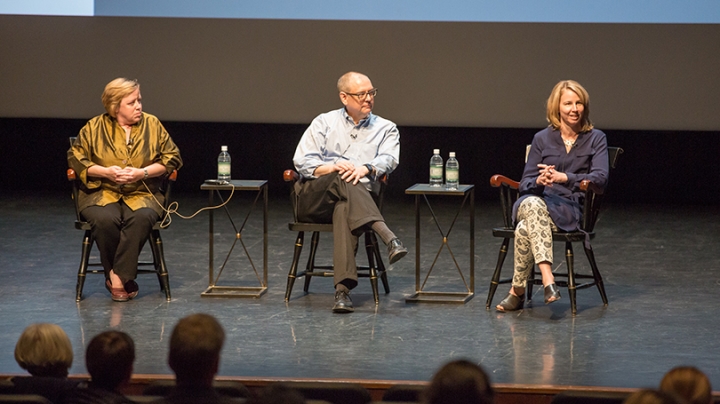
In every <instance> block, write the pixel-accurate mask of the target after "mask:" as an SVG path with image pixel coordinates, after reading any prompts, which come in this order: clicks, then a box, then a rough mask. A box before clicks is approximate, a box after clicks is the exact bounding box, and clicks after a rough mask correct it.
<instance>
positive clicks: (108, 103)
mask: <svg viewBox="0 0 720 404" xmlns="http://www.w3.org/2000/svg"><path fill="white" fill-rule="evenodd" d="M138 88H140V83H138V81H137V80H130V79H126V78H124V77H119V78H117V79H115V80H113V81H111V82H109V83H107V85H106V86H105V90H104V91H103V93H102V97H101V98H102V103H103V106H104V107H105V110H106V111H107V112H108V114H110V116H112V117H113V118H115V117H116V115H117V110H118V107H119V106H120V101H122V99H123V98H125V97H127V96H128V95H129V94H132V92H133V91H135V90H137V89H138Z"/></svg>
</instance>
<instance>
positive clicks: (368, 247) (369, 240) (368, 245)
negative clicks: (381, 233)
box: [365, 231, 380, 305]
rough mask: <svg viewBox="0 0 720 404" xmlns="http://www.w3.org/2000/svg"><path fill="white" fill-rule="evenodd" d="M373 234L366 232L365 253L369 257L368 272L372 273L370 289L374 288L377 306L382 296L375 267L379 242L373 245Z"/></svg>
mask: <svg viewBox="0 0 720 404" xmlns="http://www.w3.org/2000/svg"><path fill="white" fill-rule="evenodd" d="M373 235H374V234H373V232H370V231H366V232H365V252H366V253H367V257H368V270H369V271H370V287H371V288H372V292H373V298H374V299H375V305H378V304H380V296H379V293H378V276H377V268H376V267H375V249H376V248H377V240H375V243H373V237H372V236H373Z"/></svg>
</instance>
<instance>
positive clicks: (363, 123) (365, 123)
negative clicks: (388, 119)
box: [342, 107, 373, 128]
mask: <svg viewBox="0 0 720 404" xmlns="http://www.w3.org/2000/svg"><path fill="white" fill-rule="evenodd" d="M342 115H343V118H345V120H346V121H347V122H349V123H350V124H351V125H352V126H353V127H355V126H357V127H360V128H362V127H367V126H368V125H370V121H371V120H372V118H373V113H372V112H370V113H369V114H368V116H367V118H365V119H361V120H360V122H359V123H358V124H357V125H355V121H354V120H353V119H352V117H351V116H350V115H348V113H347V110H346V109H345V107H343V108H342Z"/></svg>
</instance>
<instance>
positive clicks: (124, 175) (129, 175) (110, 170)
mask: <svg viewBox="0 0 720 404" xmlns="http://www.w3.org/2000/svg"><path fill="white" fill-rule="evenodd" d="M143 177H145V171H143V169H142V168H135V167H125V168H120V167H118V166H110V167H105V178H107V179H109V180H111V181H113V182H115V183H116V184H131V183H133V182H137V181H140V180H141V179H143Z"/></svg>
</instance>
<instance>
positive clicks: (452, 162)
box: [445, 152, 460, 190]
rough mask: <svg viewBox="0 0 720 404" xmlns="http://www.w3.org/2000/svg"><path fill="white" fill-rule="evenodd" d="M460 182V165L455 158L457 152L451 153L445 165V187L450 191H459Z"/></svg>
mask: <svg viewBox="0 0 720 404" xmlns="http://www.w3.org/2000/svg"><path fill="white" fill-rule="evenodd" d="M459 182H460V164H459V163H458V161H457V159H456V158H455V152H450V158H448V161H447V163H446V164H445V187H446V188H447V189H450V190H456V189H458V184H459Z"/></svg>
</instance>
